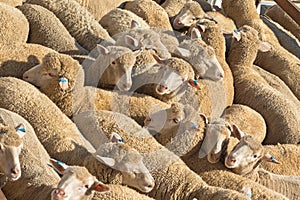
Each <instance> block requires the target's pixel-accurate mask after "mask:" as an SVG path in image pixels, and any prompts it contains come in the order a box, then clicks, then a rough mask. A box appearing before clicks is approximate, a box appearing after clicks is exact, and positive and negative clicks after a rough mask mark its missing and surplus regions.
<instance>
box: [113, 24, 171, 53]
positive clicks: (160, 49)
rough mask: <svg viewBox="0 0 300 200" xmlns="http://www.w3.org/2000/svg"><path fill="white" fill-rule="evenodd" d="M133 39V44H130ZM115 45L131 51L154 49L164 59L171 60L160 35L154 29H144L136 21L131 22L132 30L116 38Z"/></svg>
mask: <svg viewBox="0 0 300 200" xmlns="http://www.w3.org/2000/svg"><path fill="white" fill-rule="evenodd" d="M128 38H131V39H130V40H131V41H132V42H131V43H128ZM114 39H115V40H116V42H115V45H118V46H125V47H128V48H130V49H131V50H133V51H135V50H141V49H152V50H154V51H155V52H156V54H157V55H158V56H160V57H162V58H170V57H171V54H170V52H169V51H168V49H167V48H166V46H165V45H164V44H163V43H162V41H161V40H160V35H159V33H157V32H156V31H155V29H154V30H152V29H149V28H144V27H143V26H141V24H140V23H139V22H137V21H135V20H132V21H131V29H130V30H128V31H126V32H122V33H120V34H118V35H115V36H114Z"/></svg>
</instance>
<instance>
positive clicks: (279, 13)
mask: <svg viewBox="0 0 300 200" xmlns="http://www.w3.org/2000/svg"><path fill="white" fill-rule="evenodd" d="M264 14H265V15H266V16H268V17H270V18H271V19H272V20H273V21H275V22H277V23H279V24H280V25H281V26H282V27H284V28H285V29H286V30H288V31H290V32H291V33H292V34H293V35H294V36H295V37H296V38H297V39H298V40H300V33H299V29H300V26H299V25H298V24H297V23H296V22H295V21H294V20H293V19H292V18H291V17H290V16H289V15H288V14H287V13H286V12H284V10H282V8H280V6H278V5H274V6H272V7H270V8H269V9H267V10H266V12H265V13H264Z"/></svg>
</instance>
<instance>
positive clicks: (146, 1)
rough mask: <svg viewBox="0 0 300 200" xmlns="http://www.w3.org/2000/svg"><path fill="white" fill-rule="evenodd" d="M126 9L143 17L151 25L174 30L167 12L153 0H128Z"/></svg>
mask: <svg viewBox="0 0 300 200" xmlns="http://www.w3.org/2000/svg"><path fill="white" fill-rule="evenodd" d="M125 9H126V10H129V11H131V12H133V13H135V14H136V15H138V16H140V17H141V18H143V19H144V20H145V21H146V22H147V23H148V24H149V26H150V27H159V28H163V29H165V30H172V26H171V23H170V21H169V16H168V14H167V12H166V11H165V9H163V8H162V7H161V6H160V5H158V4H157V3H156V2H154V1H153V0H136V1H131V2H127V3H126V5H125Z"/></svg>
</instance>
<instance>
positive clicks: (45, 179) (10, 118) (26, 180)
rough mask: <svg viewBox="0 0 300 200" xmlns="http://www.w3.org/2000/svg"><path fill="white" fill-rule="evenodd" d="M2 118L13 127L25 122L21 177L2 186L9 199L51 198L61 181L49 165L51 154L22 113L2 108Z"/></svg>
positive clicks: (0, 114)
mask: <svg viewBox="0 0 300 200" xmlns="http://www.w3.org/2000/svg"><path fill="white" fill-rule="evenodd" d="M1 107H3V106H1ZM0 118H1V120H3V122H4V123H5V124H7V125H9V126H11V127H16V126H18V125H19V124H20V123H23V124H24V127H25V129H26V134H25V136H24V137H23V138H22V140H23V148H22V152H21V154H20V164H21V171H22V174H21V177H20V179H18V180H17V181H14V182H12V181H8V182H7V184H6V185H5V186H4V187H3V188H2V190H3V192H4V193H5V196H6V197H7V199H16V200H21V199H36V200H38V199H50V193H51V190H52V188H54V187H55V185H56V184H57V183H58V181H59V176H58V175H57V173H56V172H55V171H54V170H53V169H52V168H51V167H50V166H48V163H49V155H48V153H47V152H46V150H45V149H44V147H43V146H42V144H41V143H40V142H39V140H38V138H37V136H36V135H35V131H34V129H33V128H32V126H31V125H30V124H29V123H28V121H27V120H25V119H24V118H23V117H21V116H20V115H18V114H16V113H14V112H11V111H8V110H5V109H2V108H1V109H0Z"/></svg>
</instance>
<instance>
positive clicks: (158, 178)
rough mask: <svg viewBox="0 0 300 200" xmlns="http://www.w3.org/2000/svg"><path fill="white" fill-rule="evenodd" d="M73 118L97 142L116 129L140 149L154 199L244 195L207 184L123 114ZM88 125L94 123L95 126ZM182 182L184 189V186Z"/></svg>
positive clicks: (86, 114) (97, 113) (99, 113)
mask: <svg viewBox="0 0 300 200" xmlns="http://www.w3.org/2000/svg"><path fill="white" fill-rule="evenodd" d="M74 121H76V124H77V126H78V128H79V129H80V130H81V132H82V133H86V134H88V135H85V136H86V137H88V136H89V137H90V139H91V141H93V142H94V144H95V145H97V144H96V143H101V141H102V139H101V138H102V136H101V135H102V134H104V136H105V135H106V136H107V135H109V134H110V133H111V132H116V133H118V134H119V135H120V136H121V137H122V139H123V140H124V142H126V144H128V145H129V146H131V147H132V148H135V149H136V150H137V151H138V152H140V153H141V154H142V155H143V157H144V162H145V164H146V166H147V168H148V169H149V171H150V173H151V174H152V176H153V178H154V180H155V187H154V189H153V190H152V191H151V192H150V193H149V196H150V197H152V198H155V199H187V198H188V199H192V198H194V197H195V198H197V199H203V198H204V197H205V199H207V198H213V196H214V195H216V196H214V197H215V198H217V199H219V198H223V199H224V198H242V199H243V198H244V196H243V195H240V194H237V193H235V192H233V191H230V192H229V190H224V189H220V188H215V187H211V186H208V185H206V184H205V183H204V182H203V181H202V180H201V178H200V177H199V176H197V175H196V174H195V173H193V172H192V171H191V170H190V169H189V168H188V167H187V166H186V165H185V164H184V163H183V162H182V161H181V160H180V159H179V158H178V157H177V156H175V155H174V154H173V153H171V152H170V151H168V150H167V149H165V148H164V147H163V146H161V145H160V144H159V143H157V142H156V140H155V139H154V138H153V137H152V136H151V134H149V132H148V131H147V130H146V129H143V128H141V127H140V126H139V125H138V124H137V123H135V122H134V121H133V120H132V119H130V118H128V117H126V116H124V115H122V114H120V113H115V112H111V111H105V110H97V111H90V112H83V113H80V114H78V115H76V116H75V119H74ZM86 124H89V125H91V124H93V126H87V125H86ZM99 133H100V134H99ZM183 185H184V188H182V187H181V186H183ZM203 187H204V188H205V189H204V188H203ZM216 193H217V194H216ZM220 193H221V194H220ZM231 195H233V196H235V195H237V196H238V197H237V196H235V197H233V196H231ZM217 196H218V197H217Z"/></svg>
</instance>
